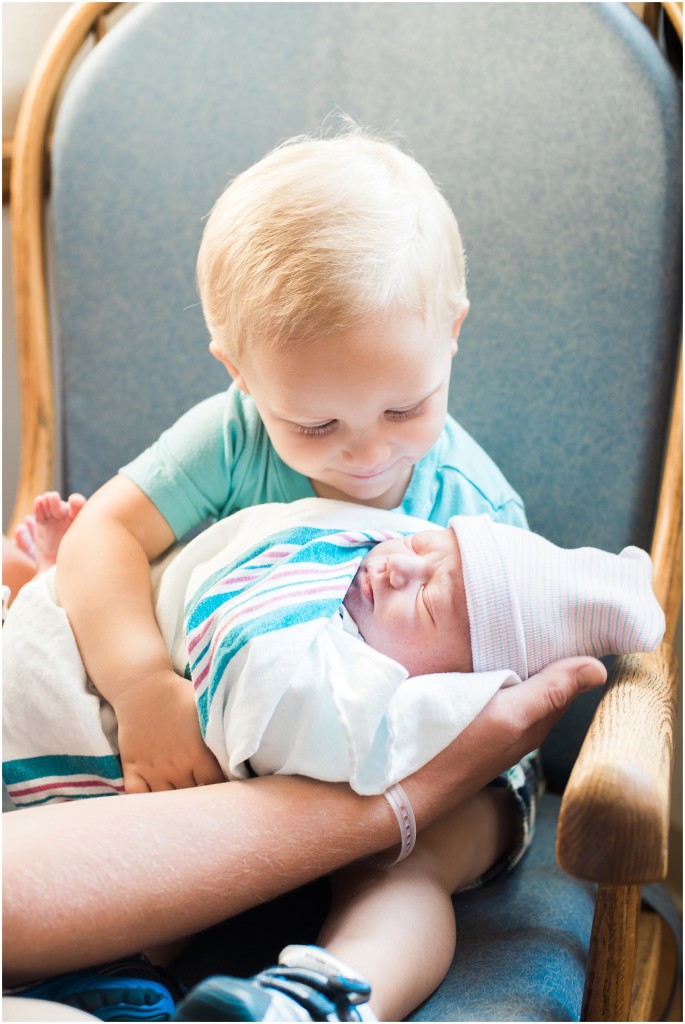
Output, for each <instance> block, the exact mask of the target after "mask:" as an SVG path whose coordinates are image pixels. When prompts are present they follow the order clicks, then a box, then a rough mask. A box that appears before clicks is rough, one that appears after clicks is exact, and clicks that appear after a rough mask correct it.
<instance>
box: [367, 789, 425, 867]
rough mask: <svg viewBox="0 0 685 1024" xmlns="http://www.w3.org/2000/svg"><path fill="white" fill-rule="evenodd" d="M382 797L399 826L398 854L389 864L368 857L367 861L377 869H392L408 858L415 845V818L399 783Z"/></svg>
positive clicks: (376, 858)
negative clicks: (399, 844) (399, 845)
mask: <svg viewBox="0 0 685 1024" xmlns="http://www.w3.org/2000/svg"><path fill="white" fill-rule="evenodd" d="M383 796H384V797H385V799H386V800H387V801H388V803H389V804H390V806H391V807H392V809H393V811H394V812H395V817H396V818H397V824H398V825H399V826H400V841H401V847H400V852H399V854H398V855H397V857H396V858H395V860H393V861H390V862H388V861H386V860H383V858H382V857H370V858H369V860H370V861H371V863H372V864H373V865H374V866H375V867H377V868H394V867H395V865H396V864H399V863H400V861H401V860H404V859H405V857H408V856H409V854H410V853H411V852H412V850H413V849H414V844H415V843H416V818H415V817H414V811H413V810H412V806H411V804H410V803H409V800H408V798H407V794H406V793H405V792H404V790H403V789H402V787H401V786H400V784H399V782H396V783H395V785H394V786H390V788H389V789H386V791H385V793H384V794H383Z"/></svg>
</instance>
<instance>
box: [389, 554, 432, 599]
mask: <svg viewBox="0 0 685 1024" xmlns="http://www.w3.org/2000/svg"><path fill="white" fill-rule="evenodd" d="M387 571H388V580H389V581H390V586H391V587H392V588H393V589H394V590H400V589H401V588H402V587H406V586H407V584H408V583H411V582H412V581H416V580H419V581H425V580H426V579H427V575H428V566H427V564H426V560H425V559H424V558H421V557H420V556H419V555H416V554H410V553H409V552H407V553H406V554H405V553H404V552H402V553H398V554H393V555H388V561H387Z"/></svg>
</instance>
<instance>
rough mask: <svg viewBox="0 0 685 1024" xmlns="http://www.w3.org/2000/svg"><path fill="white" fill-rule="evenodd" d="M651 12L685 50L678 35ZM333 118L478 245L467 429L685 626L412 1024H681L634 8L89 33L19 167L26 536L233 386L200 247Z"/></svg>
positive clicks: (670, 325)
mask: <svg viewBox="0 0 685 1024" xmlns="http://www.w3.org/2000/svg"><path fill="white" fill-rule="evenodd" d="M646 6H647V7H650V8H653V7H655V6H662V7H663V8H664V9H665V10H666V12H667V14H668V15H669V17H670V18H671V22H672V24H675V25H676V26H677V27H678V32H679V35H680V39H681V40H682V5H680V4H663V5H646ZM119 7H123V8H124V11H123V15H124V16H123V17H119V16H120V15H121V14H122V11H115V9H116V8H119ZM129 7H130V8H132V9H130V10H129ZM112 12H114V14H115V15H117V18H118V20H117V22H116V24H114V25H113V27H112V28H111V31H109V32H108V33H107V34H106V35H105V36H104V39H102V41H101V42H99V43H98V45H97V47H96V48H95V49H94V50H93V51H92V52H90V53H89V54H88V56H87V57H86V59H85V60H84V61H83V63H82V64H81V65H80V67H79V68H77V70H76V71H75V72H73V74H71V76H70V77H69V80H68V82H67V84H66V86H64V88H63V82H64V81H65V78H66V77H67V75H68V73H69V72H70V69H71V68H72V64H73V61H74V59H75V57H76V56H77V55H78V54H79V52H80V51H81V50H82V47H83V44H84V42H85V41H86V40H87V38H89V37H90V36H92V35H93V33H94V34H95V36H96V38H98V39H99V38H101V37H102V35H103V33H104V28H105V21H106V19H107V17H108V16H109V15H110V14H111V13H112ZM669 31H671V29H669ZM58 97H60V99H59V113H58V117H57V122H56V125H55V129H54V141H52V143H51V142H50V140H51V131H52V122H53V116H54V111H55V108H56V105H57V101H58ZM334 108H342V109H343V110H345V111H346V112H347V113H349V114H351V115H352V116H353V117H355V118H356V119H358V120H359V121H360V122H362V123H371V124H372V125H373V126H375V127H380V128H391V129H394V128H398V129H399V130H401V131H402V132H404V133H405V134H406V137H407V144H408V146H409V147H411V148H412V150H413V151H414V152H415V154H416V156H417V158H418V159H419V160H420V161H422V162H423V163H425V164H426V166H427V167H428V168H429V169H430V170H431V171H432V172H433V173H434V174H435V175H436V177H437V178H438V180H439V181H440V182H441V183H442V185H443V187H444V190H445V192H446V194H447V196H448V198H449V199H450V201H451V202H452V204H453V206H454V208H455V210H456V212H457V215H458V217H459V219H460V223H461V226H462V231H463V234H464V238H465V244H466V247H467V251H468V252H469V256H470V295H471V300H472V306H473V311H472V316H471V317H470V318H469V322H468V324H467V326H466V328H465V329H464V332H463V335H462V345H461V348H462V351H461V352H460V355H459V359H458V362H457V365H456V367H455V375H454V377H455V380H454V384H453V393H452V396H451V410H452V411H453V413H454V414H455V415H456V416H457V417H458V418H459V420H460V421H461V422H462V423H463V424H464V425H465V426H466V427H467V429H469V430H470V432H471V433H473V434H474V435H475V436H476V438H477V439H478V440H479V441H481V443H483V444H484V446H485V448H486V449H487V450H488V451H489V452H490V453H491V454H492V455H493V457H494V458H495V459H496V461H497V462H498V463H499V464H500V465H501V466H502V468H503V469H504V470H505V472H506V474H507V476H508V477H509V479H510V480H511V481H512V482H513V483H514V485H515V486H516V487H517V489H518V490H519V491H520V492H521V493H522V494H523V495H524V497H525V498H526V502H527V507H528V511H529V518H530V521H531V525H532V526H533V528H535V529H537V530H538V531H540V532H542V533H545V534H546V535H548V536H549V537H550V538H551V539H553V540H555V541H556V542H558V543H562V544H565V545H567V546H575V545H577V544H583V543H593V544H597V545H598V546H605V547H613V548H614V550H618V548H620V547H621V546H623V545H624V544H626V543H638V544H642V545H643V546H647V547H651V552H652V557H653V560H654V566H655V588H656V592H657V594H658V596H659V599H660V600H661V602H662V604H663V606H664V609H665V611H666V616H667V621H668V630H667V636H666V640H665V642H664V644H663V645H662V646H661V648H660V649H659V650H658V651H657V652H656V653H655V654H653V655H640V656H635V657H625V658H621V659H618V660H617V661H616V662H615V663H614V665H613V668H612V671H611V678H610V681H609V684H608V685H607V687H606V689H605V692H604V693H603V695H602V699H601V702H600V703H599V706H598V708H597V710H596V713H595V714H594V717H593V712H594V710H595V708H594V703H593V702H592V700H589V701H585V702H584V703H583V702H580V703H579V704H578V706H577V707H575V708H574V709H573V712H572V713H570V714H569V715H567V716H566V718H565V719H564V721H563V723H562V724H561V726H560V727H558V728H557V730H555V732H554V733H553V735H552V736H551V737H550V739H549V740H548V742H547V743H546V745H545V749H544V754H545V761H546V767H547V770H548V774H549V776H550V779H551V785H550V788H554V786H556V787H558V788H559V787H563V785H564V782H565V781H566V780H565V776H566V775H567V774H568V771H567V770H568V768H570V766H571V764H573V768H572V771H571V772H570V777H569V778H568V781H567V783H566V785H565V789H564V793H563V798H561V797H559V796H556V795H555V794H554V793H551V792H550V793H549V794H548V795H546V796H545V797H544V798H543V801H542V807H541V817H540V823H539V826H538V829H539V835H538V838H537V839H536V842H535V843H534V845H533V849H532V850H531V852H530V854H529V855H528V856H527V857H526V858H525V859H524V862H523V864H522V865H521V867H520V868H519V869H517V873H516V874H515V875H513V876H512V877H511V878H510V879H508V880H507V881H505V882H504V883H497V885H496V886H492V887H490V888H487V889H484V890H481V891H479V892H477V893H472V894H468V895H467V896H465V897H461V898H459V899H458V900H457V913H458V915H459V921H460V948H459V951H458V955H457V959H456V961H455V965H454V966H453V968H452V971H451V972H450V975H449V976H448V978H447V979H446V981H445V983H444V984H443V985H442V986H441V987H440V989H438V992H437V993H436V994H435V995H434V996H433V997H432V998H431V999H430V1000H429V1001H428V1002H427V1003H426V1004H424V1006H423V1007H422V1008H420V1009H419V1010H418V1011H417V1013H416V1015H415V1017H414V1018H413V1019H417V1020H455V1019H462V1020H468V1019H471V1020H476V1019H478V1020H504V1019H507V1020H562V1019H563V1020H572V1019H579V1017H580V1019H583V1020H597V1021H600V1020H603V1021H617V1020H657V1019H662V1017H661V1014H662V1013H663V1009H664V1008H663V1005H658V1003H655V986H656V978H657V973H658V969H659V962H660V959H661V954H662V937H664V936H665V935H666V933H665V931H664V929H663V927H662V922H661V918H660V916H659V915H657V914H656V913H655V912H654V911H653V910H650V909H649V908H648V907H646V906H645V905H644V904H643V902H642V900H641V887H642V886H643V885H645V884H646V883H653V882H656V881H659V880H661V879H663V878H664V877H665V875H666V869H667V847H668V825H669V798H670V776H671V764H672V758H673V744H674V730H673V722H674V709H675V701H676V685H677V684H676V680H677V673H676V670H675V667H674V665H673V660H672V654H671V646H670V645H671V643H672V641H673V637H674V632H675V629H676V625H677V621H678V616H679V612H680V607H681V581H682V578H681V563H682V535H681V507H682V414H681V403H682V371H681V363H680V354H679V352H680V341H679V339H680V289H679V284H680V264H679V257H680V246H681V241H680V231H681V227H680V206H679V204H680V158H681V143H680V93H679V87H678V84H677V81H676V78H675V76H674V74H673V73H672V71H671V70H670V68H669V67H668V65H667V62H666V61H665V59H664V57H663V55H662V54H661V53H660V51H659V49H658V47H657V45H656V43H655V42H654V40H653V39H652V38H651V36H650V35H649V33H648V32H647V30H646V29H645V27H644V26H643V25H641V24H640V23H639V22H638V21H637V19H636V18H634V16H633V15H632V14H631V13H630V12H629V11H628V10H627V8H626V7H625V6H624V5H623V4H608V5H606V4H562V5H547V4H512V5H506V4H428V5H422V4H354V3H352V4H345V3H343V4H330V5H329V4H318V3H315V4H275V5H271V4H179V5H176V4H153V5H149V4H148V5H140V6H136V5H119V4H114V3H82V4H74V5H73V6H72V8H71V10H70V11H69V12H68V14H67V15H66V16H65V18H64V20H63V22H62V23H61V24H60V26H59V27H58V29H57V31H56V32H55V34H54V35H53V37H52V38H51V40H50V41H49V44H48V46H47V47H46V49H45V52H44V54H43V56H42V58H41V60H40V62H39V64H38V66H37V68H36V70H35V74H34V75H33V77H32V79H31V81H30V83H29V86H28V88H27V92H26V96H25V100H24V103H23V106H22V109H21V113H20V117H19V121H18V124H17V130H16V136H15V140H14V152H13V168H12V178H11V213H12V235H13V273H14V283H15V301H16V318H17V336H18V346H19V365H20V376H21V396H22V424H21V433H22V437H21V440H22V455H21V479H20V484H19V491H18V497H17V505H16V517H17V518H20V517H21V516H23V515H24V514H26V512H27V511H28V510H29V509H30V505H31V500H32V498H33V496H34V495H35V494H36V493H38V492H40V491H42V490H44V489H46V488H49V487H51V486H53V485H56V486H59V487H61V488H62V489H64V490H65V491H67V490H71V489H76V488H78V489H80V490H84V491H85V492H87V493H88V492H90V491H92V490H93V489H94V488H95V487H97V486H98V485H99V484H100V483H101V482H103V481H104V480H105V479H106V478H107V477H108V476H110V475H112V473H114V472H116V469H117V468H118V466H119V465H121V464H123V463H124V462H125V461H127V460H128V459H129V458H130V457H132V456H133V455H134V454H135V453H136V452H137V451H138V450H139V449H141V448H142V447H144V446H145V445H146V444H147V443H149V442H150V441H151V440H153V439H154V437H156V436H157V434H158V433H159V432H160V430H161V429H162V428H163V427H164V426H166V425H167V424H169V423H170V422H172V420H173V419H174V418H176V416H177V415H178V414H180V412H181V411H183V409H184V408H187V407H189V406H190V405H191V404H193V403H194V402H195V401H197V400H198V399H199V398H201V397H203V396H204V395H206V394H208V393H210V392H211V390H212V389H214V390H218V389H219V388H220V387H221V386H223V380H222V379H221V378H220V377H219V376H218V375H213V374H214V367H213V366H212V362H211V360H210V359H209V358H207V359H206V360H205V361H204V362H203V361H202V359H201V358H196V357H195V355H194V352H193V345H196V346H197V351H198V353H201V352H202V346H203V345H205V344H206V340H207V339H206V337H205V329H204V325H203V323H202V320H201V316H200V312H199V310H198V309H197V307H196V296H195V291H194V285H193V263H194V257H195V253H196V250H197V244H198V241H199V237H200V233H201V229H202V217H203V215H204V214H205V213H206V212H207V211H208V209H209V207H210V205H211V203H212V201H213V199H214V198H215V197H216V196H217V195H218V193H219V192H220V191H221V189H222V188H223V186H224V185H225V183H226V181H227V180H228V178H229V177H230V176H231V175H232V174H233V173H236V172H238V171H239V170H241V169H242V168H244V167H245V166H247V165H248V164H250V163H251V162H253V161H254V160H255V159H257V158H258V157H259V156H261V155H262V154H263V153H264V152H265V151H266V150H267V149H268V148H270V147H271V146H273V145H274V144H276V143H277V142H278V141H280V140H281V139H282V138H284V137H287V136H289V135H293V134H298V133H301V132H305V131H310V130H314V129H316V128H317V126H318V125H319V124H320V123H321V121H322V119H323V118H324V117H325V116H326V115H327V114H328V113H329V112H330V111H331V110H333V109H334ZM48 169H49V172H50V173H49V177H50V180H51V190H52V191H51V202H50V203H48V204H46V201H45V200H46V178H47V174H48ZM48 264H49V265H50V267H51V268H53V274H54V278H53V287H52V289H51V291H50V292H48V289H47V285H46V281H47V274H46V267H47V266H48ZM162 356H163V358H161V357H162ZM153 368H154V371H155V372H154V374H153V373H152V370H153ZM103 388H104V390H105V394H104V395H103ZM55 394H57V395H58V396H59V401H58V403H57V404H56V403H55ZM58 454H59V459H58V457H57V456H58ZM58 463H59V472H58V471H57V465H58ZM590 718H591V719H592V721H591V724H590V727H589V729H587V735H586V736H585V739H584V742H582V748H581V747H580V744H581V741H582V736H583V734H584V733H585V729H586V727H587V724H588V721H589V719H590ZM578 750H580V752H579V753H578ZM576 755H577V756H576ZM573 762H575V763H573ZM557 814H558V830H557V824H556V823H557ZM555 834H556V852H557V858H558V863H559V865H561V868H563V869H564V871H563V872H562V871H560V870H559V868H558V866H555V865H554V854H553V849H554V842H555ZM564 872H567V873H568V874H564ZM645 891H647V890H645ZM650 891H651V890H650ZM316 898H318V897H315V899H316ZM655 900H657V901H658V899H657V897H656V896H655V895H654V892H653V891H652V903H653V902H654V901H655ZM593 907H594V909H593ZM260 913H264V911H261V912H260ZM593 919H594V923H592V925H591V922H592V920H593ZM259 920H260V921H261V918H259ZM241 927H242V928H243V934H244V928H245V924H244V922H243V923H242V924H241ZM287 927H288V925H287V924H286V926H285V930H284V932H283V934H284V935H285V940H286V941H289V940H290V939H291V936H290V935H289V934H288V931H287ZM515 927H516V928H518V929H519V930H518V931H517V932H516V933H515V936H514V933H513V932H512V931H510V929H513V928H515ZM268 928H269V930H270V931H271V932H272V934H273V935H274V936H277V935H278V934H279V933H278V932H277V930H276V928H275V926H274V927H273V928H272V925H271V924H269V926H268ZM256 933H257V934H258V935H263V934H264V932H263V931H262V930H261V926H257V928H256ZM274 941H276V940H274ZM278 941H280V940H278ZM257 945H258V947H259V951H260V953H259V954H258V957H257V958H259V955H263V957H264V958H266V957H267V956H268V955H270V953H268V952H267V950H266V949H265V948H263V947H264V945H265V944H264V943H262V944H261V945H260V940H258V941H257ZM250 966H251V965H247V966H246V970H249V969H250ZM186 967H187V963H186ZM211 967H212V969H225V970H227V971H229V970H232V969H235V964H233V963H231V962H222V963H220V964H212V965H211ZM583 979H584V981H583Z"/></svg>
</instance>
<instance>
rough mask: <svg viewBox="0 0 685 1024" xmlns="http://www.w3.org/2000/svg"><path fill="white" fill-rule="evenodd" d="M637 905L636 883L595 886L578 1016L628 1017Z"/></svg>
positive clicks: (638, 899) (614, 1018) (605, 1018)
mask: <svg viewBox="0 0 685 1024" xmlns="http://www.w3.org/2000/svg"><path fill="white" fill-rule="evenodd" d="M639 906H640V886H639V885H616V886H612V885H600V886H599V889H598V892H597V905H596V907H595V917H594V921H593V924H592V936H591V938H590V952H589V959H588V968H587V974H586V977H585V992H584V993H583V1008H582V1013H581V1020H584V1021H624V1020H625V1021H627V1020H629V1019H630V1000H631V993H632V987H633V975H634V972H635V949H636V935H637V916H638V910H639Z"/></svg>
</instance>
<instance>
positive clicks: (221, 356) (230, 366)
mask: <svg viewBox="0 0 685 1024" xmlns="http://www.w3.org/2000/svg"><path fill="white" fill-rule="evenodd" d="M209 351H210V352H211V353H212V355H213V356H214V358H215V359H218V360H219V362H220V363H221V364H222V365H223V366H225V367H226V369H227V371H228V372H229V373H230V375H231V377H232V378H233V380H234V382H235V384H236V385H237V386H238V387H239V388H240V390H241V391H244V392H245V394H246V395H249V393H250V392H249V389H248V387H247V384H246V383H245V381H244V379H243V375H242V374H241V372H240V370H239V369H238V367H237V366H236V365H235V363H232V362H231V360H230V359H229V358H228V356H227V355H226V354H225V353H224V352H223V350H222V349H221V348H220V347H219V345H218V343H217V342H216V341H210V343H209Z"/></svg>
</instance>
